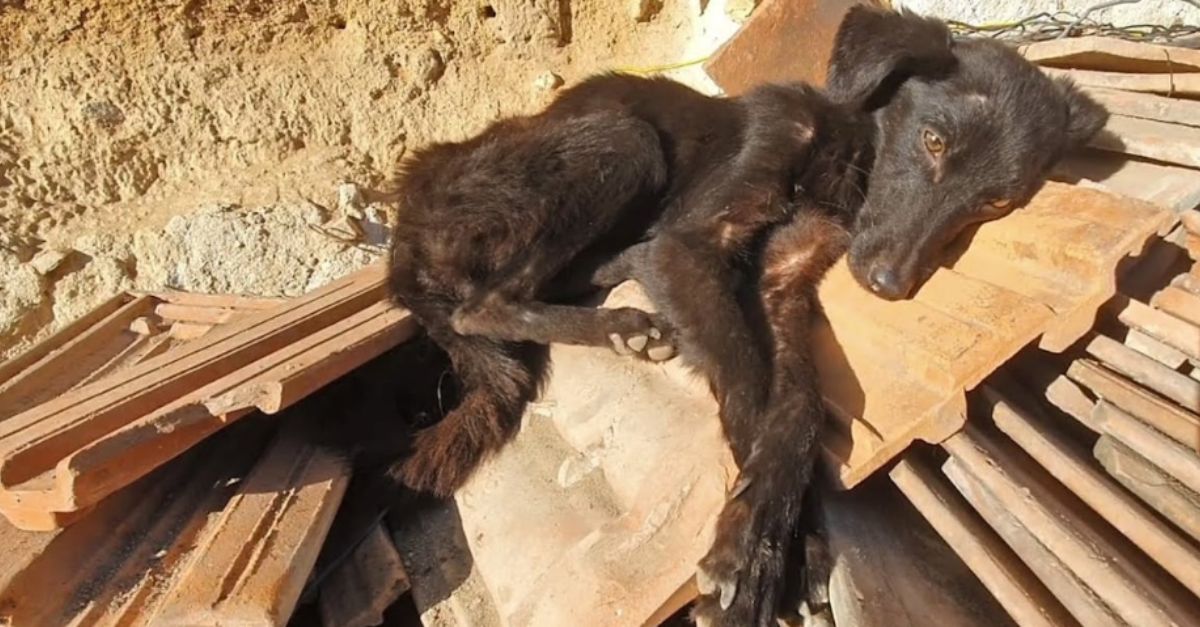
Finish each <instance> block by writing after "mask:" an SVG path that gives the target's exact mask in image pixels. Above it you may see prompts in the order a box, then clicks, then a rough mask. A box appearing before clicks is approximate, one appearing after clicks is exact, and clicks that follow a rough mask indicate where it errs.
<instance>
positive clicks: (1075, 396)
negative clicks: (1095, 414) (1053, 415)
mask: <svg viewBox="0 0 1200 627" xmlns="http://www.w3.org/2000/svg"><path fill="white" fill-rule="evenodd" d="M1046 400H1048V401H1050V404H1051V405H1054V406H1055V407H1057V408H1059V409H1060V410H1062V412H1063V413H1064V414H1066V415H1068V416H1070V417H1072V418H1074V419H1076V420H1078V421H1079V423H1080V424H1082V425H1083V426H1085V427H1087V428H1089V429H1091V430H1092V431H1099V429H1100V427H1099V426H1097V425H1096V423H1095V422H1093V421H1092V408H1093V407H1095V405H1096V404H1095V403H1093V402H1092V399H1090V398H1088V397H1087V395H1085V394H1084V393H1083V390H1081V389H1080V388H1079V386H1078V385H1075V384H1074V383H1073V382H1071V380H1070V379H1068V378H1067V377H1065V376H1060V377H1057V378H1056V379H1054V381H1052V382H1051V383H1050V385H1049V386H1048V387H1047V388H1046Z"/></svg>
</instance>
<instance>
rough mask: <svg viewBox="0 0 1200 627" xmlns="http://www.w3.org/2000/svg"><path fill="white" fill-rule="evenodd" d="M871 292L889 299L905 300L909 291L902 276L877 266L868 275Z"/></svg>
mask: <svg viewBox="0 0 1200 627" xmlns="http://www.w3.org/2000/svg"><path fill="white" fill-rule="evenodd" d="M867 281H868V282H869V283H870V285H871V291H872V292H875V295H876V296H880V297H882V298H887V299H896V298H904V297H905V296H906V295H907V293H906V292H907V290H906V289H905V287H904V285H903V284H902V282H901V280H900V275H899V274H897V273H896V271H895V270H892V269H891V268H889V267H887V266H875V267H874V268H871V272H870V274H868V275H867Z"/></svg>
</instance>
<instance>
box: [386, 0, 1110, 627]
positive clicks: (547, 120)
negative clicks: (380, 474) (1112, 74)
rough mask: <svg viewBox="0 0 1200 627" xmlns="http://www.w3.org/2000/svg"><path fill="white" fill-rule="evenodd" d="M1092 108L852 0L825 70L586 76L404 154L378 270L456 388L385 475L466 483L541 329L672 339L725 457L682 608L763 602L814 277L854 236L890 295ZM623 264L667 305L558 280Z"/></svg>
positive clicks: (788, 463) (800, 419)
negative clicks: (716, 503) (729, 457)
mask: <svg viewBox="0 0 1200 627" xmlns="http://www.w3.org/2000/svg"><path fill="white" fill-rule="evenodd" d="M1105 119H1106V115H1105V113H1104V112H1103V110H1102V109H1100V108H1099V107H1098V106H1096V105H1095V104H1094V103H1093V102H1091V101H1090V100H1088V99H1087V98H1085V97H1083V96H1082V95H1081V94H1080V93H1079V92H1078V91H1077V90H1075V89H1074V88H1073V87H1072V86H1070V85H1069V84H1067V83H1063V82H1055V81H1052V80H1050V79H1048V78H1046V77H1045V76H1043V75H1042V74H1041V73H1040V72H1038V71H1037V70H1036V69H1035V68H1034V67H1033V66H1032V65H1030V64H1028V63H1027V62H1025V61H1024V60H1023V59H1021V58H1020V57H1019V56H1018V55H1017V54H1016V53H1014V52H1013V51H1011V50H1008V49H1007V48H1004V47H1003V46H1002V45H1001V44H998V43H995V42H987V41H971V42H957V43H955V42H952V40H951V37H950V33H949V32H948V31H947V29H946V27H945V26H944V25H943V24H942V23H940V22H937V21H934V20H929V19H923V18H919V17H915V16H912V15H907V14H899V13H892V12H887V11H881V10H876V9H867V8H861V7H860V8H855V9H853V10H851V11H850V13H849V14H848V16H847V17H846V19H845V21H844V22H843V24H842V26H841V29H840V30H839V33H838V36H837V39H836V43H835V49H834V54H833V62H832V66H831V69H830V76H829V86H828V88H827V89H826V90H825V91H821V90H817V89H814V88H812V87H809V86H806V85H798V84H797V85H776V86H764V87H761V88H758V89H756V90H754V91H752V92H750V93H749V94H747V95H745V96H742V97H738V98H730V99H719V98H710V97H706V96H703V95H701V94H699V93H697V92H695V91H692V90H690V89H688V88H686V87H684V86H681V85H679V84H676V83H673V82H671V81H668V80H664V79H643V78H633V77H629V76H612V75H610V76H601V77H597V78H593V79H590V80H588V81H585V82H584V83H582V84H580V85H578V86H576V87H574V88H571V89H568V90H566V91H564V92H563V93H562V94H561V95H560V96H559V97H558V98H557V99H556V101H555V102H554V103H553V104H552V105H551V106H550V107H548V108H547V109H546V110H545V111H543V112H542V113H540V114H537V115H533V116H529V117H519V118H513V119H509V120H504V121H501V122H499V123H496V124H494V125H493V126H491V127H490V128H488V129H487V130H485V131H484V132H483V133H481V134H480V135H478V136H476V137H474V138H472V139H469V140H467V141H464V142H460V143H453V144H440V145H435V146H431V147H429V148H426V149H425V150H422V151H420V152H419V153H418V154H417V155H415V156H414V157H413V158H412V159H411V160H410V161H409V162H408V163H407V165H406V166H405V168H404V171H403V172H402V174H401V176H400V178H399V186H398V190H399V192H400V196H401V200H402V205H403V209H402V213H401V214H400V219H399V222H398V225H397V227H396V229H395V233H394V238H395V239H394V244H393V250H392V258H391V264H392V268H391V287H392V290H393V292H394V295H395V299H396V302H397V303H399V304H400V305H402V306H404V307H407V308H409V309H411V310H412V311H413V312H414V314H415V315H416V316H417V318H418V319H419V320H420V321H421V323H422V324H423V325H424V326H425V328H426V329H427V330H428V332H429V335H430V337H431V338H432V339H433V340H434V341H435V342H436V343H437V344H439V345H440V346H441V347H443V348H444V349H445V350H446V351H447V352H448V353H449V355H450V358H451V360H452V362H453V365H454V369H455V371H456V373H457V374H458V375H459V376H460V377H461V379H462V383H463V390H462V392H463V396H462V400H461V402H460V404H459V405H458V406H457V407H456V408H455V409H454V410H452V411H451V412H450V413H449V414H448V415H447V416H446V417H445V418H444V419H443V420H442V421H441V422H440V423H438V424H437V425H435V426H432V427H430V428H428V429H426V430H424V431H422V432H421V433H419V434H418V435H417V440H416V442H415V445H414V450H413V452H412V454H411V456H409V457H408V458H406V459H404V460H402V461H401V462H400V463H399V465H398V466H396V468H395V475H396V477H397V478H398V480H399V481H401V482H402V483H403V484H404V485H406V486H408V487H411V488H415V489H418V490H422V491H428V492H432V493H435V494H438V495H442V496H446V495H449V494H451V493H452V492H453V491H454V490H455V489H457V488H458V487H459V486H460V485H462V483H463V482H464V481H465V480H466V478H467V477H468V476H469V474H470V473H471V472H472V471H473V470H474V468H475V467H476V465H477V464H478V462H479V461H480V460H481V459H483V458H484V457H485V456H486V455H488V454H490V453H492V452H494V451H496V450H497V449H499V448H500V447H501V446H502V445H503V444H504V443H505V442H506V441H507V440H508V439H509V438H511V437H512V435H513V434H514V432H515V431H516V429H517V426H518V422H519V420H520V416H521V413H522V410H523V408H524V407H525V405H526V403H528V402H529V401H530V400H531V399H533V398H534V397H535V395H536V394H537V391H538V386H539V384H540V382H541V380H542V377H543V375H544V367H545V358H546V354H547V349H546V346H545V345H546V344H547V343H550V342H566V343H575V344H585V345H596V346H610V345H611V346H613V347H614V348H615V349H617V350H618V351H621V352H632V353H637V354H639V355H641V356H642V357H649V358H663V357H666V356H669V346H670V345H672V344H673V345H677V346H678V347H679V350H680V352H681V354H682V356H683V358H684V359H686V360H687V362H688V363H689V364H691V365H692V366H694V367H695V368H697V369H698V370H699V371H700V372H702V373H703V374H704V375H705V376H706V377H707V378H708V380H709V381H710V382H711V386H712V389H713V392H714V394H715V395H716V397H717V399H718V401H719V403H720V407H721V419H722V421H723V424H724V428H725V433H726V436H727V438H728V440H729V443H730V445H731V448H732V450H733V451H734V454H735V458H736V460H737V462H738V464H739V467H740V469H741V475H740V478H739V481H738V483H737V486H736V488H735V489H734V491H733V492H732V493H731V494H730V495H729V500H728V503H727V505H726V507H725V509H724V510H723V511H722V513H721V516H720V519H719V522H718V530H717V535H716V539H715V541H714V544H713V547H712V548H711V551H710V553H709V554H708V556H707V557H705V558H704V560H703V561H702V563H701V564H700V578H699V581H700V584H701V588H702V592H703V596H702V598H701V600H700V603H699V605H698V608H697V616H698V618H700V619H701V620H702V621H703V622H706V623H710V624H721V625H738V626H743V625H772V624H774V617H775V614H776V611H777V609H778V607H777V606H778V603H779V596H780V593H781V590H782V585H781V584H782V578H783V570H784V564H783V560H784V556H785V555H786V554H787V552H788V549H789V547H790V543H791V541H792V536H793V532H794V528H795V525H796V521H797V518H798V516H799V510H800V502H801V497H802V495H803V493H804V490H805V488H806V486H807V484H808V481H809V475H810V472H811V467H812V462H813V458H814V455H815V452H816V450H817V437H818V433H819V431H820V428H821V424H822V422H823V409H822V404H821V400H820V397H819V395H818V393H817V388H816V372H815V370H814V367H813V365H812V363H811V360H810V356H809V355H810V350H809V339H808V333H809V327H810V322H811V320H812V317H813V315H814V309H815V307H816V303H815V300H814V288H815V286H816V284H817V282H818V281H819V279H820V277H821V276H822V274H823V273H824V272H825V270H826V269H827V268H828V267H829V265H830V264H831V263H832V262H833V261H834V260H835V259H836V258H837V257H838V256H839V255H841V254H842V252H844V251H845V250H846V249H847V247H848V248H849V255H850V265H851V269H852V271H853V273H854V275H855V277H856V278H857V279H858V280H859V281H860V282H861V283H863V284H864V285H865V286H867V287H869V288H870V289H872V290H874V291H875V292H877V293H878V294H879V295H880V296H881V297H884V298H903V297H906V296H907V295H908V294H909V293H910V292H911V291H912V290H913V288H914V287H915V286H916V285H918V284H919V283H920V282H921V281H922V280H923V278H924V277H925V276H926V275H927V274H928V273H929V272H930V271H931V269H932V268H933V267H934V266H935V265H936V263H937V262H938V258H939V253H941V252H942V250H943V248H944V247H945V246H946V245H947V243H948V242H949V241H950V240H951V239H953V238H954V237H955V236H956V235H958V234H959V233H960V232H961V231H962V230H963V229H965V228H966V227H967V226H969V225H971V224H974V223H978V222H981V221H983V220H987V219H991V218H995V217H998V216H999V215H1001V214H1002V213H1003V211H1005V210H1010V209H1011V207H1015V206H1019V205H1020V204H1021V203H1022V202H1024V201H1026V200H1027V199H1028V198H1029V197H1030V196H1031V195H1032V194H1033V193H1034V191H1035V190H1036V188H1037V187H1038V186H1039V185H1040V183H1041V181H1042V180H1043V178H1044V177H1045V175H1046V172H1047V170H1048V169H1049V167H1050V165H1051V164H1052V162H1053V161H1054V160H1055V159H1057V158H1058V157H1059V156H1060V155H1061V154H1062V153H1063V152H1064V151H1065V150H1067V149H1068V148H1070V147H1073V146H1076V145H1079V144H1082V143H1084V142H1085V141H1086V140H1088V139H1089V138H1090V137H1091V136H1092V135H1093V134H1094V133H1095V132H1096V131H1097V130H1098V129H1099V128H1100V127H1101V126H1102V125H1103V123H1104V121H1105ZM931 133H932V134H936V136H937V137H938V138H939V141H940V142H941V143H940V144H937V145H939V146H941V148H942V149H941V150H936V151H935V150H933V149H932V148H930V146H931V145H933V144H931V140H930V139H929V137H930V134H931ZM996 201H1010V202H1008V203H1004V202H996ZM997 205H999V206H1002V207H1003V209H998V208H996V206H997ZM580 277H582V279H583V280H582V281H580V280H579V279H580ZM627 278H636V279H638V280H639V281H640V282H641V283H642V284H643V285H644V287H645V288H646V290H647V291H648V293H649V294H650V296H651V298H652V299H653V301H654V302H655V304H656V306H657V307H658V309H659V311H660V312H661V313H660V315H654V316H652V315H647V314H646V313H643V312H641V311H637V310H633V309H618V310H602V309H600V310H598V309H593V308H587V307H581V306H574V305H569V304H564V303H567V302H569V298H570V297H572V296H574V295H576V294H577V293H578V292H579V287H580V285H583V286H584V287H590V288H603V287H608V286H612V285H615V284H616V283H618V282H620V281H622V280H624V279H627Z"/></svg>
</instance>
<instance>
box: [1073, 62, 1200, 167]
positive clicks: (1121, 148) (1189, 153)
mask: <svg viewBox="0 0 1200 627" xmlns="http://www.w3.org/2000/svg"><path fill="white" fill-rule="evenodd" d="M1197 79H1198V80H1197V82H1196V85H1197V89H1200V75H1197ZM1091 146H1092V147H1094V148H1099V149H1100V150H1107V151H1109V152H1117V153H1122V154H1129V155H1138V156H1140V157H1146V158H1148V159H1153V160H1155V161H1165V162H1167V163H1177V164H1179V165H1186V166H1189V167H1193V168H1194V167H1200V128H1194V127H1190V126H1181V125H1179V124H1170V123H1167V122H1158V121H1155V120H1143V119H1140V118H1130V117H1125V116H1122V115H1113V116H1110V117H1109V119H1108V123H1107V124H1106V125H1105V126H1104V130H1103V131H1101V132H1100V133H1098V134H1097V135H1096V136H1095V137H1094V138H1093V139H1092V142H1091Z"/></svg>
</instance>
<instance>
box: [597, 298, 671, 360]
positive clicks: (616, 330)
mask: <svg viewBox="0 0 1200 627" xmlns="http://www.w3.org/2000/svg"><path fill="white" fill-rule="evenodd" d="M618 311H619V312H620V314H619V317H620V319H619V320H618V321H617V323H616V324H614V325H613V326H612V327H611V328H610V329H609V330H608V340H609V342H610V343H611V344H612V348H613V350H614V351H616V352H617V354H618V355H626V356H636V357H639V358H641V359H645V360H648V361H655V362H661V361H667V360H668V359H671V358H672V357H674V356H675V354H676V349H675V343H674V333H673V332H672V330H671V325H670V324H668V323H667V321H666V319H665V318H663V317H662V316H659V315H655V314H648V313H646V312H644V311H641V310H638V309H631V308H626V309H621V310H618Z"/></svg>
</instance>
